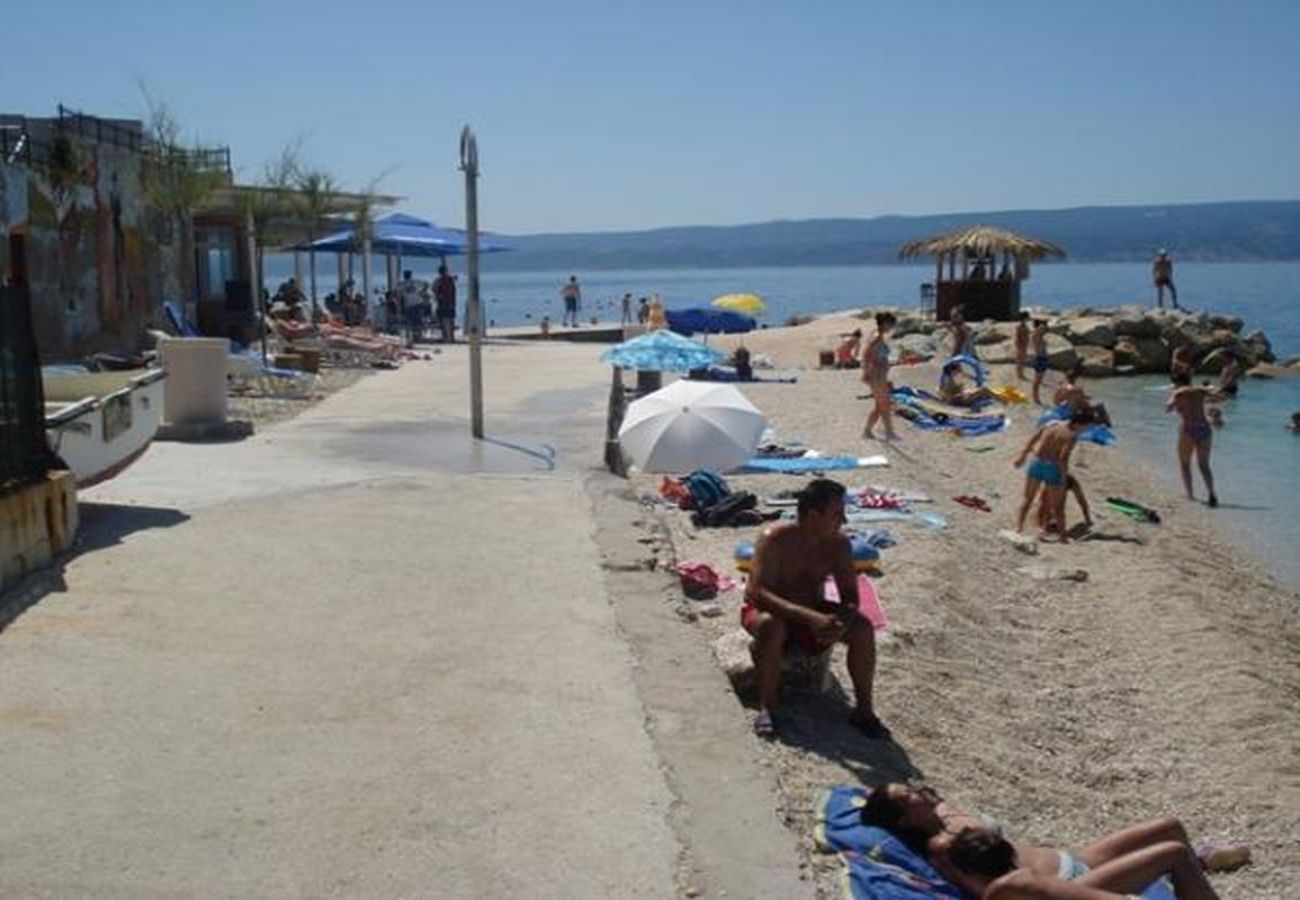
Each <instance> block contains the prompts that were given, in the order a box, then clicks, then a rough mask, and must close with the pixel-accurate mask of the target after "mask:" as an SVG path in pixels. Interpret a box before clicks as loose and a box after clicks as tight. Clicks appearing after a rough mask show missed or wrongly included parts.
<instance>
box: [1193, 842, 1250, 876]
mask: <svg viewBox="0 0 1300 900" xmlns="http://www.w3.org/2000/svg"><path fill="white" fill-rule="evenodd" d="M1196 858H1197V859H1198V860H1200V862H1201V868H1202V869H1204V870H1205V871H1207V872H1231V871H1233V870H1234V869H1240V868H1241V867H1242V866H1244V865H1246V863H1248V862H1250V847H1248V846H1246V845H1245V844H1201V845H1200V846H1199V847H1197V848H1196Z"/></svg>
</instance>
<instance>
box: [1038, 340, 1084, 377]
mask: <svg viewBox="0 0 1300 900" xmlns="http://www.w3.org/2000/svg"><path fill="white" fill-rule="evenodd" d="M1045 342H1046V344H1047V364H1048V365H1050V366H1051V367H1052V368H1053V369H1056V370H1057V371H1059V372H1068V371H1070V369H1073V368H1074V366H1075V364H1076V363H1077V362H1078V361H1079V354H1078V351H1076V350H1075V349H1074V345H1073V344H1071V343H1070V342H1069V341H1067V340H1066V339H1065V338H1063V337H1061V336H1060V335H1059V334H1052V333H1051V332H1048V334H1047V335H1046V339H1045ZM1030 353H1031V355H1032V353H1033V345H1032V344H1031V345H1030Z"/></svg>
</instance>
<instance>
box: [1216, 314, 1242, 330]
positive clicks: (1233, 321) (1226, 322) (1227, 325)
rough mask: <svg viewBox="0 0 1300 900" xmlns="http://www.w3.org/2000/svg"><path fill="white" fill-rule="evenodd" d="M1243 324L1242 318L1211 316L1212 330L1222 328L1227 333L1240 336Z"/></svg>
mask: <svg viewBox="0 0 1300 900" xmlns="http://www.w3.org/2000/svg"><path fill="white" fill-rule="evenodd" d="M1243 324H1244V323H1243V322H1242V321H1241V317H1240V316H1220V315H1213V316H1210V327H1211V328H1215V329H1219V328H1222V329H1225V330H1227V331H1231V332H1232V333H1233V334H1240V333H1241V327H1242V325H1243Z"/></svg>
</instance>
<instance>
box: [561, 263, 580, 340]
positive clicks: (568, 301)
mask: <svg viewBox="0 0 1300 900" xmlns="http://www.w3.org/2000/svg"><path fill="white" fill-rule="evenodd" d="M560 294H561V295H562V296H563V297H564V324H565V325H568V326H569V327H570V328H577V327H578V307H579V306H580V305H581V304H582V288H580V287H579V286H578V276H577V275H570V276H569V282H568V284H566V285H565V286H564V288H563V289H562V290H561V291H560Z"/></svg>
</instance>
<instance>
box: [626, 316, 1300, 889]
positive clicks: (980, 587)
mask: <svg viewBox="0 0 1300 900" xmlns="http://www.w3.org/2000/svg"><path fill="white" fill-rule="evenodd" d="M857 327H861V328H863V330H864V332H866V333H868V334H869V333H870V331H871V323H870V322H869V321H866V320H864V319H862V318H859V317H857V316H855V315H852V314H835V315H827V316H822V317H819V318H817V319H814V320H813V321H811V322H808V323H806V324H802V325H798V326H794V327H785V328H771V329H764V330H762V331H759V332H754V333H751V334H749V335H746V336H744V342H745V345H746V346H747V347H748V348H749V350H750V351H751V352H752V353H753V354H755V355H756V356H765V357H767V358H768V359H770V360H771V362H772V364H773V366H774V367H775V369H776V371H779V372H781V373H785V374H792V375H796V376H797V378H798V381H797V383H795V384H775V383H758V384H746V385H744V386H743V391H744V393H745V394H746V396H747V397H749V399H750V400H751V401H752V402H753V403H754V404H755V405H757V406H758V407H759V408H760V409H761V410H762V411H763V412H764V413H765V414H766V416H767V417H768V420H769V423H770V424H771V426H772V427H773V429H774V431H775V433H776V436H777V439H778V440H780V441H786V442H793V441H798V442H802V443H803V444H804V445H806V446H809V447H813V448H816V449H817V450H819V451H821V452H823V453H826V454H849V455H857V456H866V455H870V454H877V453H884V454H886V455H887V456H888V458H889V466H888V467H887V468H883V469H860V470H855V471H849V472H838V473H830V474H831V475H832V476H833V477H836V478H837V479H838V480H840V481H842V482H843V483H845V484H846V485H849V486H850V487H859V486H863V485H867V484H879V485H883V486H886V487H890V488H895V489H900V490H909V491H916V492H920V493H924V494H926V495H928V496H930V497H931V498H933V502H932V503H929V504H924V505H922V506H921V507H919V508H924V509H929V510H934V511H937V512H941V513H942V514H943V515H944V516H946V517H947V520H948V522H949V525H948V527H947V528H946V529H943V530H930V529H927V528H923V527H920V526H918V525H915V524H912V523H884V525H886V526H888V527H889V528H890V530H891V532H892V533H893V535H894V537H895V538H896V539H897V541H898V543H897V545H896V546H894V547H892V548H890V549H887V550H886V551H884V554H883V557H882V568H883V572H884V574H883V576H882V577H880V578H879V579H878V580H877V588H878V591H879V594H880V597H881V601H882V603H883V605H884V607H885V610H886V612H887V614H888V616H889V619H890V627H889V628H888V630H887V632H885V633H883V634H882V635H880V637H879V646H880V655H879V663H878V673H877V687H876V707H877V710H878V712H879V714H880V715H881V717H882V718H883V719H884V720H885V721H886V722H887V723H888V724H889V726H890V727H891V728H892V730H893V733H894V738H895V740H894V742H893V743H886V742H871V741H867V740H865V739H864V738H863V737H862V736H861V735H860V734H859V733H858V732H856V731H855V730H853V729H852V728H851V727H850V726H849V725H848V723H847V721H846V716H847V711H848V707H847V700H846V697H848V696H849V694H848V689H849V688H848V686H849V681H848V677H847V672H846V671H845V669H844V660H843V650H842V649H837V650H836V656H835V659H834V662H833V671H834V674H835V679H836V682H837V685H838V687H836V688H834V689H832V690H831V691H830V692H828V693H825V694H817V693H813V692H808V691H802V690H793V691H792V692H791V693H790V694H789V695H788V696H787V698H786V700H785V706H784V707H783V711H784V712H785V714H786V717H787V719H788V721H789V727H788V728H787V729H786V732H785V734H784V735H783V739H782V740H781V741H780V742H777V743H771V744H762V745H761V754H762V758H763V761H764V763H765V764H766V765H767V766H769V767H771V769H772V771H773V773H774V775H775V776H776V779H777V781H778V783H779V784H780V790H781V797H780V804H781V807H782V809H783V810H784V812H785V816H786V819H787V822H788V823H789V824H790V826H791V827H792V828H793V829H794V830H795V831H796V833H797V834H799V835H800V836H801V841H802V845H803V848H804V852H805V853H806V855H807V860H806V861H807V863H808V865H809V867H810V868H811V870H812V871H813V872H814V873H815V878H816V883H817V886H818V890H819V892H820V893H821V894H822V895H823V896H828V897H830V896H840V885H839V864H838V862H836V861H835V858H834V857H829V856H825V855H823V854H821V853H819V852H818V851H817V850H816V848H815V847H814V846H813V844H812V840H811V835H812V825H813V823H812V818H811V803H812V798H813V795H814V793H815V792H816V791H817V790H818V789H820V788H823V787H826V786H829V785H834V784H841V783H875V782H878V781H880V780H884V779H909V780H913V781H916V780H925V781H927V782H929V783H931V784H933V785H935V786H936V787H937V788H938V789H939V791H940V792H941V793H943V794H944V796H945V797H948V798H949V799H951V800H952V801H954V802H955V803H956V804H957V805H959V806H961V807H963V808H967V809H973V810H979V811H981V812H984V813H988V814H990V815H992V816H995V817H996V818H997V819H999V820H1000V821H1001V822H1003V823H1004V824H1005V826H1006V828H1007V830H1008V833H1010V834H1012V835H1015V836H1019V837H1023V838H1025V839H1027V840H1033V841H1038V842H1042V843H1045V844H1049V845H1053V846H1060V847H1067V848H1068V847H1078V846H1080V845H1082V844H1084V843H1086V842H1087V841H1089V840H1091V839H1093V838H1095V837H1098V836H1100V835H1102V834H1104V833H1106V832H1109V831H1112V830H1115V829H1117V828H1119V827H1121V826H1123V825H1125V824H1127V823H1130V822H1132V821H1136V820H1140V819H1144V818H1149V817H1152V816H1155V815H1157V814H1160V813H1164V812H1171V813H1174V814H1176V815H1178V816H1179V817H1181V818H1182V819H1183V821H1184V822H1185V823H1186V825H1187V827H1188V830H1189V832H1190V833H1191V835H1192V837H1193V840H1198V841H1199V840H1231V841H1244V842H1246V843H1248V844H1250V846H1251V848H1252V850H1253V853H1254V862H1253V863H1252V864H1251V865H1248V866H1246V867H1245V868H1243V869H1241V870H1240V871H1238V872H1235V873H1231V874H1224V875H1216V876H1215V877H1214V884H1215V887H1216V890H1218V891H1219V892H1220V894H1221V895H1222V896H1223V897H1226V898H1241V900H1244V898H1278V900H1281V898H1287V897H1293V896H1295V892H1296V883H1297V880H1298V879H1297V875H1298V874H1300V750H1298V745H1297V742H1296V736H1297V735H1300V663H1298V660H1300V627H1298V617H1300V595H1297V593H1295V592H1294V591H1293V590H1291V589H1289V588H1288V587H1287V586H1286V585H1285V584H1284V583H1283V582H1282V581H1280V580H1279V579H1278V578H1276V577H1275V576H1274V575H1272V574H1271V573H1270V572H1269V571H1267V569H1265V568H1263V567H1261V566H1259V565H1258V564H1257V563H1256V562H1255V561H1254V560H1253V559H1252V558H1251V557H1250V555H1249V553H1248V550H1247V548H1245V547H1243V546H1240V545H1239V544H1235V543H1232V542H1230V540H1229V539H1227V538H1225V537H1224V536H1223V535H1222V534H1221V532H1220V531H1219V530H1216V528H1215V526H1214V520H1213V511H1212V510H1209V509H1207V508H1206V507H1204V506H1203V505H1201V504H1199V503H1190V502H1188V501H1186V500H1184V499H1183V498H1182V497H1181V496H1178V495H1176V494H1173V493H1171V492H1170V491H1169V490H1168V488H1167V487H1166V486H1165V485H1163V484H1161V483H1159V482H1157V481H1156V480H1155V479H1154V478H1152V477H1151V475H1150V473H1149V472H1147V471H1146V470H1145V469H1144V468H1143V467H1142V466H1140V465H1136V464H1135V463H1134V461H1133V460H1132V459H1131V458H1129V457H1128V456H1127V455H1126V453H1125V451H1124V449H1123V447H1122V445H1121V446H1118V447H1098V446H1094V445H1088V444H1080V446H1079V448H1078V449H1077V450H1076V452H1075V457H1074V462H1073V465H1072V471H1073V473H1074V474H1075V475H1076V476H1077V477H1079V479H1080V480H1081V481H1082V483H1083V486H1084V489H1085V490H1086V491H1087V493H1088V495H1089V498H1090V499H1091V500H1092V503H1093V509H1094V517H1095V518H1096V520H1097V522H1096V527H1095V528H1094V529H1093V532H1092V533H1091V535H1090V536H1089V537H1087V538H1086V539H1081V540H1076V541H1074V542H1072V543H1070V544H1068V545H1064V546H1062V545H1057V544H1036V545H1034V546H1033V547H1032V548H1030V549H1032V551H1033V552H1032V554H1031V553H1029V552H1026V548H1024V547H1019V546H1017V545H1015V544H1013V543H1012V542H1009V541H1008V540H1006V539H1005V538H1004V537H1001V536H999V532H1000V531H1002V530H1004V529H1007V528H1010V527H1013V525H1014V516H1015V512H1016V508H1017V505H1018V503H1019V500H1020V497H1021V491H1022V488H1023V483H1024V476H1023V473H1022V472H1021V471H1020V470H1017V469H1015V468H1013V465H1012V461H1013V459H1014V457H1015V455H1016V454H1017V453H1018V452H1019V450H1020V449H1021V448H1022V447H1023V446H1024V444H1025V442H1026V441H1027V440H1028V438H1029V437H1030V435H1031V434H1032V433H1033V428H1034V420H1035V419H1036V417H1037V413H1038V410H1037V409H1035V408H1033V407H1032V406H1029V405H1021V406H1012V407H1010V408H1009V411H1008V415H1009V425H1008V427H1007V429H1006V430H1005V431H1003V432H1000V433H997V434H993V435H987V436H982V437H976V438H954V437H952V436H950V435H948V434H945V433H941V432H923V431H919V430H916V429H914V428H912V427H911V426H910V425H908V424H907V423H906V422H898V423H897V428H898V430H899V432H900V436H901V438H902V439H901V440H900V441H898V442H897V443H893V444H885V443H882V442H873V441H867V440H864V439H863V438H862V437H861V430H862V423H863V420H864V419H865V417H866V414H867V412H868V411H869V408H870V402H869V401H866V400H863V399H861V398H860V395H862V394H864V393H865V388H864V386H863V385H862V384H861V382H860V381H859V374H860V373H859V372H857V371H854V370H832V369H819V368H817V367H816V362H817V359H818V353H819V350H822V349H824V348H825V347H827V346H833V345H834V343H835V340H836V338H837V336H838V335H841V334H843V333H846V332H849V331H852V330H853V329H854V328H857ZM715 340H716V343H717V344H718V345H719V346H721V347H723V348H724V349H730V348H732V347H734V346H735V345H736V344H737V343H738V339H737V338H735V337H727V338H721V339H715ZM1052 377H1056V378H1059V373H1052V375H1050V376H1049V379H1050V378H1052ZM893 378H894V381H895V383H896V384H911V385H916V386H925V387H933V385H934V384H935V382H936V381H937V378H938V366H937V364H936V363H935V362H933V361H931V362H927V363H922V364H918V365H912V366H905V367H898V368H897V369H895V370H894V373H893ZM991 380H992V382H993V383H995V384H997V383H1013V382H1014V372H1013V371H1012V369H1011V367H1010V366H1006V365H995V366H994V367H993V373H992V377H991ZM1024 386H1025V385H1022V387H1024ZM1116 424H1117V426H1118V427H1120V428H1121V429H1122V428H1123V423H1122V422H1118V423H1116ZM1172 427H1173V426H1172V424H1171V428H1172ZM631 477H632V482H633V486H634V488H635V491H636V493H637V494H638V495H641V496H643V497H645V496H647V495H654V494H655V492H656V490H657V487H658V483H659V479H660V476H657V475H648V474H636V473H634V474H633V475H632V476H631ZM806 480H807V479H806V478H805V477H792V476H784V475H775V474H761V475H736V476H732V477H729V478H728V481H729V483H730V484H731V486H732V487H733V489H737V488H738V489H743V490H749V491H752V492H754V493H755V494H756V495H758V496H759V497H760V498H762V497H767V496H771V495H773V494H774V493H776V492H778V491H780V490H783V489H791V488H797V487H799V486H800V485H802V484H803V483H804V482H805V481H806ZM959 495H976V496H979V497H982V498H984V499H985V500H986V501H987V503H988V504H989V506H990V508H991V511H988V512H984V511H980V510H977V509H970V508H967V507H963V506H961V505H959V504H957V503H955V502H954V501H953V499H952V498H953V497H956V496H959ZM1112 495H1118V496H1123V497H1129V498H1139V499H1141V501H1142V502H1144V503H1146V504H1147V505H1149V506H1151V507H1153V508H1155V509H1156V510H1158V511H1159V513H1160V516H1161V520H1162V521H1161V523H1160V524H1141V523H1137V522H1134V521H1132V520H1130V519H1127V518H1124V517H1121V516H1118V515H1117V514H1115V513H1111V512H1108V511H1107V509H1106V507H1105V506H1104V504H1103V502H1102V501H1103V500H1104V498H1105V497H1107V496H1112ZM655 509H656V514H655V515H654V516H647V517H646V522H647V524H646V526H645V527H646V528H647V530H648V532H650V534H649V537H651V538H656V539H657V540H658V541H659V542H660V543H661V545H662V546H663V548H664V549H663V551H662V552H663V554H664V556H665V557H667V558H666V559H664V560H663V562H664V563H669V562H675V561H677V560H684V559H694V560H702V561H705V562H708V563H710V564H711V565H712V566H714V567H715V568H716V569H717V570H718V571H720V572H723V573H726V574H731V575H736V574H737V573H736V572H735V570H734V567H733V563H732V552H733V548H734V547H735V545H736V543H737V541H738V540H740V539H742V538H752V537H755V536H756V535H757V529H755V528H741V529H731V528H713V529H707V528H696V527H694V526H693V525H692V524H691V522H690V518H689V515H688V514H687V513H684V512H681V511H678V510H676V509H673V508H670V507H666V506H662V505H659V506H656V507H655ZM1077 521H1078V513H1077V511H1075V510H1073V509H1071V522H1072V523H1074V522H1077ZM717 602H718V603H719V605H720V607H721V612H720V614H717V613H718V610H716V609H709V610H707V611H706V612H707V613H713V615H708V614H705V615H701V614H700V612H701V609H702V608H701V606H700V604H698V603H696V601H692V600H688V599H685V598H682V599H681V600H680V601H679V604H678V606H677V611H678V612H679V613H680V614H681V615H682V616H683V617H685V618H687V619H689V620H691V621H692V623H693V624H692V627H695V628H699V629H703V630H704V631H705V632H706V633H707V636H708V637H709V638H710V639H711V640H713V641H715V642H716V646H717V647H718V648H719V649H718V655H719V658H720V660H721V662H720V663H719V664H720V665H722V664H723V662H728V664H732V663H734V660H733V661H728V660H727V650H726V648H727V647H732V648H734V647H735V646H736V641H737V640H738V639H739V637H738V635H737V631H738V628H739V621H738V610H739V606H740V602H741V592H740V591H739V590H733V591H730V592H725V593H723V594H721V595H720V596H719V598H718V601H717ZM737 696H738V702H746V703H752V701H753V698H752V696H751V695H750V693H749V692H748V691H747V690H746V689H745V688H744V687H743V678H742V679H741V687H740V688H739V690H738V694H737Z"/></svg>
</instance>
